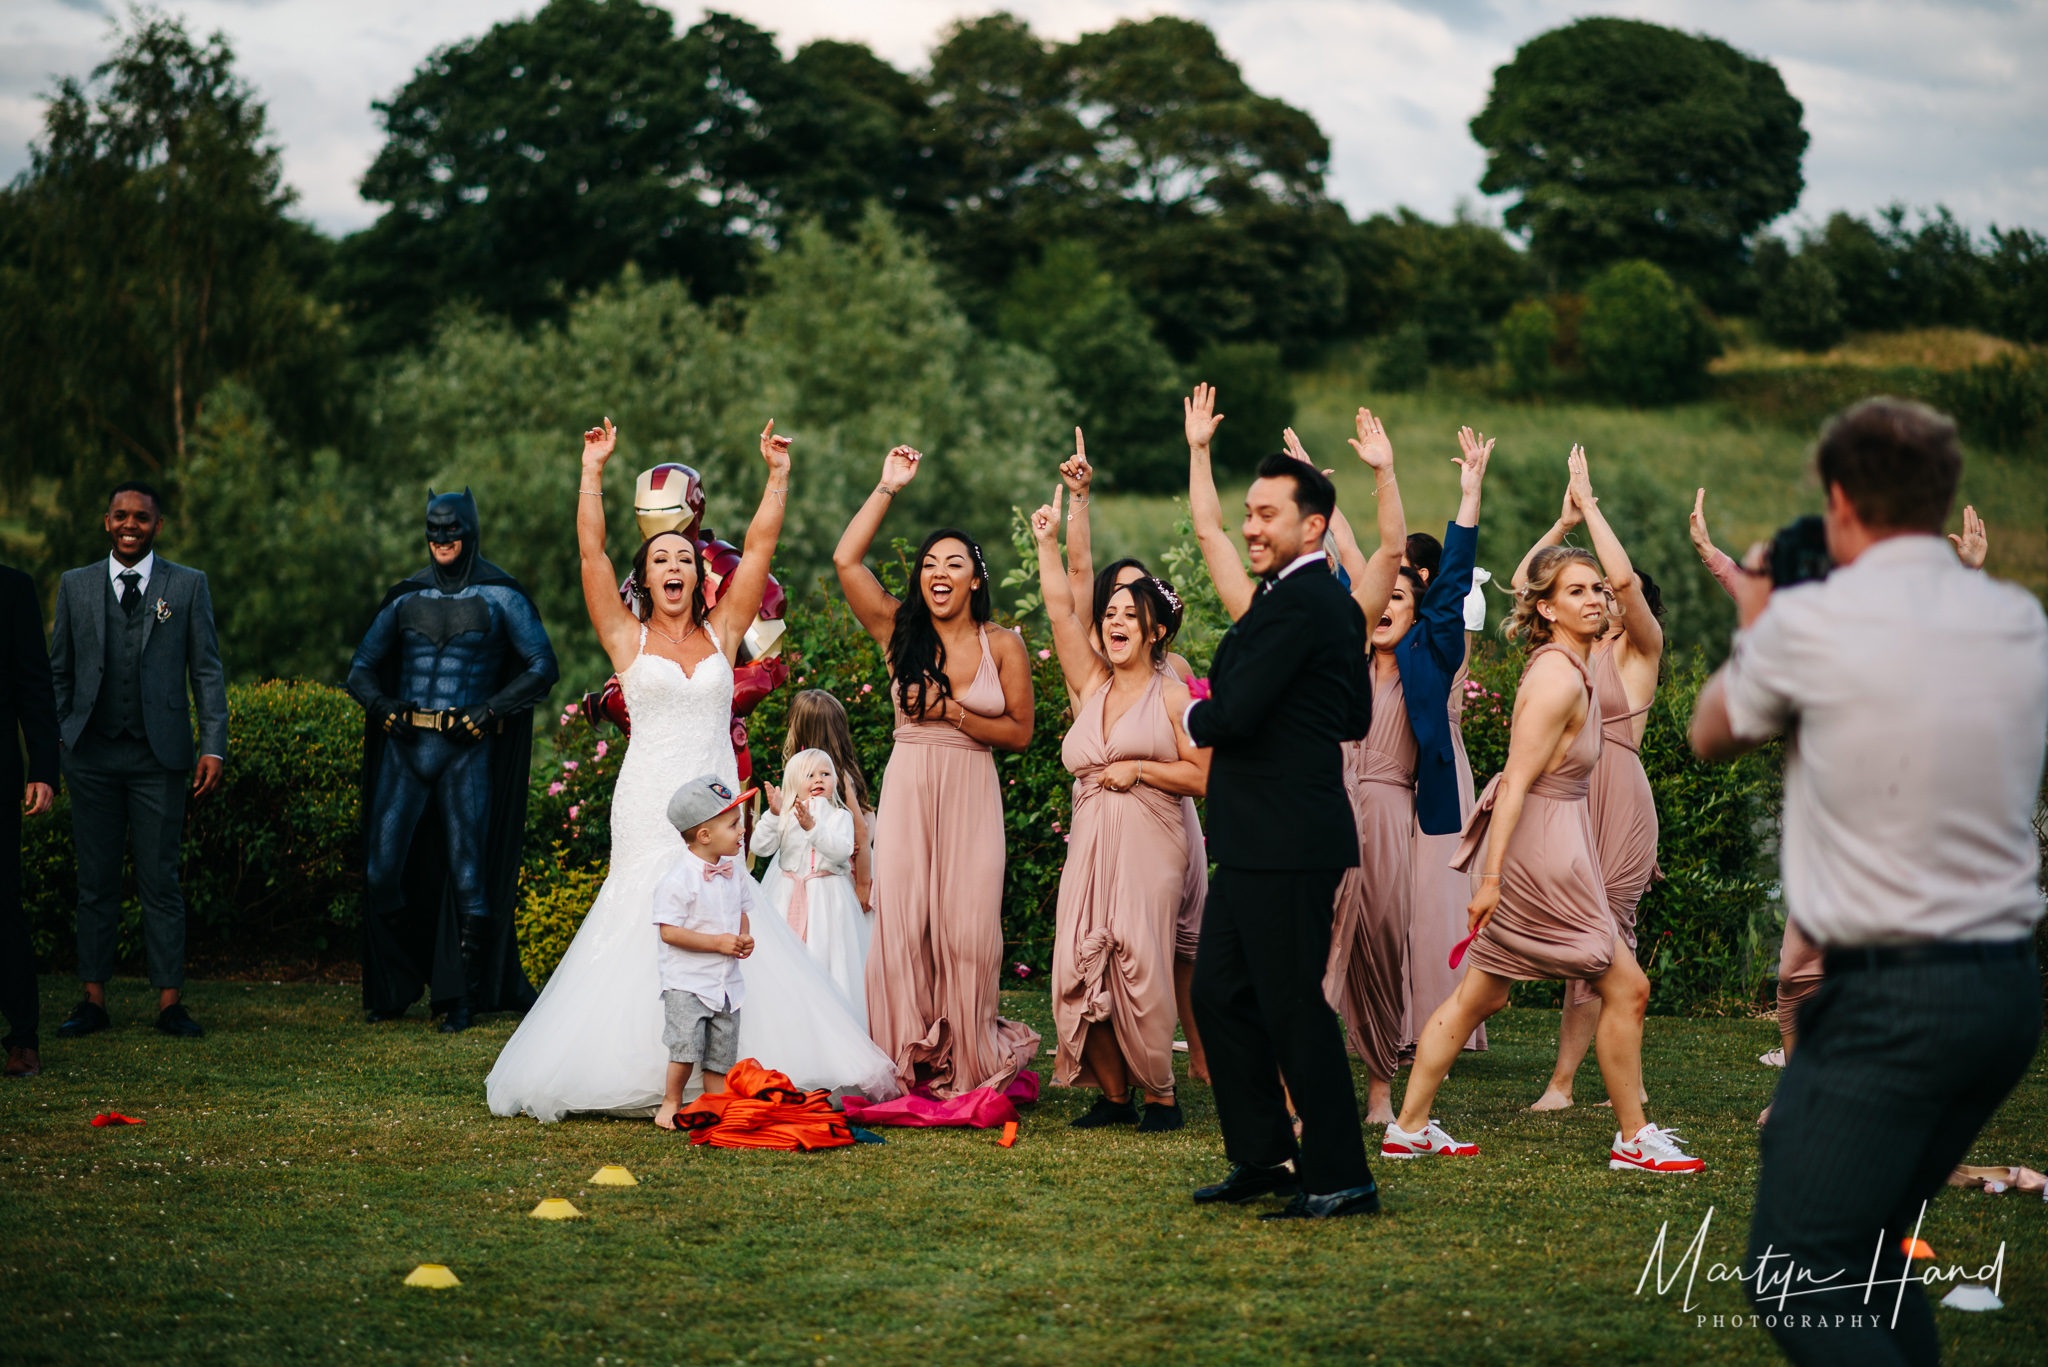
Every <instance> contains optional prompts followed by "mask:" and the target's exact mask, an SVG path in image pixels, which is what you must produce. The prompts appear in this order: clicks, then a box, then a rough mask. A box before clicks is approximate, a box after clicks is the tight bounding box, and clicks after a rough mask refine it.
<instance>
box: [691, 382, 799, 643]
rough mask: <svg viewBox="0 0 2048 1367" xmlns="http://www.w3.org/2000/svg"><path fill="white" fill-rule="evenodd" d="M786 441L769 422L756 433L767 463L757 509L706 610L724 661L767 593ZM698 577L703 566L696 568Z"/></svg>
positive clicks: (785, 472) (785, 483)
mask: <svg viewBox="0 0 2048 1367" xmlns="http://www.w3.org/2000/svg"><path fill="white" fill-rule="evenodd" d="M789 443H790V438H788V437H778V436H776V435H775V419H773V418H770V419H769V420H768V425H767V426H766V427H764V428H762V429H761V459H762V460H764V461H767V462H768V482H767V484H765V485H763V486H762V489H761V506H760V507H758V508H756V509H755V510H754V520H753V521H752V522H749V523H748V524H747V542H746V544H745V545H744V546H742V547H741V548H740V563H739V566H738V568H736V569H735V570H733V572H732V577H731V578H730V579H728V580H726V581H725V586H724V588H723V589H722V590H721V591H720V593H719V595H718V606H717V607H714V608H713V609H711V613H710V616H711V626H712V629H713V630H715V631H716V632H717V633H718V648H719V649H720V650H723V651H724V652H725V658H726V659H728V660H736V659H738V658H739V651H740V638H741V637H743V636H745V635H746V634H747V628H748V627H750V626H752V625H753V624H754V618H756V617H757V616H759V615H760V612H761V599H762V597H763V595H765V594H766V593H767V592H768V562H769V561H770V560H773V559H774V558H775V543H776V542H777V541H778V540H779V539H781V536H782V518H783V514H784V513H786V512H787V511H788V509H789ZM698 573H700V574H701V573H703V566H702V565H699V566H698Z"/></svg>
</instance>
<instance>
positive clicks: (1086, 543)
mask: <svg viewBox="0 0 2048 1367" xmlns="http://www.w3.org/2000/svg"><path fill="white" fill-rule="evenodd" d="M1060 480H1061V482H1062V483H1064V484H1065V485H1066V486H1067V494H1068V498H1069V502H1068V505H1067V587H1068V590H1069V591H1070V592H1071V593H1072V594H1073V598H1074V616H1075V617H1076V618H1078V619H1079V620H1080V621H1081V623H1082V624H1083V625H1085V626H1086V627H1087V628H1088V630H1089V633H1090V637H1089V640H1090V644H1092V645H1093V646H1094V647H1095V649H1096V652H1097V653H1098V654H1099V653H1100V652H1101V650H1102V641H1101V638H1100V637H1099V636H1097V635H1095V605H1096V604H1097V603H1100V602H1103V601H1105V600H1106V599H1107V598H1108V597H1109V595H1110V592H1111V590H1113V589H1120V588H1122V587H1123V586H1124V585H1126V584H1128V583H1131V582H1132V581H1133V580H1137V579H1149V578H1151V577H1152V571H1151V570H1149V569H1147V568H1146V567H1145V562H1144V561H1142V560H1134V559H1130V558H1128V557H1126V558H1125V559H1122V560H1117V561H1113V562H1112V563H1110V564H1107V565H1104V566H1103V567H1102V569H1101V570H1100V571H1099V572H1098V571H1097V570H1096V569H1095V557H1094V554H1093V551H1092V547H1091V545H1090V534H1089V527H1088V505H1089V502H1090V494H1089V489H1090V487H1091V486H1092V484H1093V483H1094V480H1095V467H1094V466H1093V465H1090V464H1089V463H1088V448H1087V445H1086V444H1085V443H1084V442H1083V441H1082V438H1081V429H1080V428H1078V427H1077V428H1075V429H1074V454H1073V456H1072V457H1071V458H1070V459H1068V460H1065V461H1062V462H1060ZM1170 626H1171V630H1169V632H1168V633H1167V639H1168V640H1169V641H1171V640H1172V639H1173V635H1174V633H1176V632H1178V631H1179V630H1180V612H1179V611H1178V610H1177V609H1176V610H1175V612H1174V613H1173V616H1172V621H1171V623H1170ZM1159 669H1160V671H1161V672H1162V673H1164V674H1167V675H1169V676H1170V677H1172V678H1173V679H1174V680H1176V681H1177V682H1179V683H1183V684H1184V683H1186V682H1188V680H1190V679H1192V678H1194V677H1195V670H1194V666H1193V665H1190V664H1189V663H1188V662H1187V660H1186V659H1185V658H1184V657H1182V656H1181V655H1179V654H1177V653H1175V652H1174V651H1171V650H1169V651H1167V652H1166V654H1165V656H1164V658H1162V659H1161V660H1160V662H1159ZM1180 827H1181V835H1182V838H1183V839H1184V840H1185V841H1186V842H1187V847H1188V858H1187V873H1186V874H1185V875H1184V876H1183V878H1182V880H1181V891H1180V909H1179V910H1178V912H1176V914H1175V916H1174V923H1173V1005H1174V1012H1175V1014H1176V1015H1178V1016H1179V1017H1180V1028H1181V1033H1182V1035H1183V1036H1185V1037H1186V1039H1187V1055H1188V1075H1189V1076H1190V1077H1192V1078H1194V1080H1195V1081H1197V1082H1207V1081H1208V1080H1209V1060H1208V1057H1207V1056H1206V1055H1205V1054H1204V1053H1203V1052H1202V1036H1201V1032H1200V1031H1198V1030H1197V1029H1196V1028H1195V1012H1194V1007H1193V1005H1192V1000H1193V999H1192V997H1191V996H1190V993H1191V991H1192V989H1193V986H1194V979H1195V949H1196V947H1197V946H1199V945H1200V944H1201V942H1202V905H1203V903H1205V902H1207V901H1208V900H1209V844H1208V841H1207V839H1206V838H1205V837H1204V836H1203V835H1202V819H1201V817H1200V815H1199V814H1198V813H1197V812H1196V811H1195V800H1194V799H1193V798H1192V797H1183V798H1182V799H1181V800H1180Z"/></svg>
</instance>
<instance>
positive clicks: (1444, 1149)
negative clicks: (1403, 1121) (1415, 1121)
mask: <svg viewBox="0 0 2048 1367" xmlns="http://www.w3.org/2000/svg"><path fill="white" fill-rule="evenodd" d="M1478 1152H1479V1146H1478V1145H1477V1144H1460V1143H1459V1142H1458V1141H1457V1140H1455V1139H1453V1138H1451V1137H1450V1136H1449V1135H1447V1134H1445V1133H1444V1127H1443V1126H1441V1125H1439V1124H1437V1123H1436V1122H1435V1121H1434V1120H1432V1121H1430V1122H1429V1123H1428V1124H1427V1125H1424V1126H1423V1127H1422V1129H1421V1131H1420V1132H1419V1133H1416V1134H1410V1133H1408V1131H1406V1130H1404V1129H1402V1128H1401V1127H1400V1126H1399V1125H1398V1124H1394V1125H1388V1126H1387V1137H1386V1138H1385V1139H1383V1140H1381V1141H1380V1157H1382V1158H1430V1157H1436V1158H1471V1157H1473V1156H1475V1155H1477V1154H1478Z"/></svg>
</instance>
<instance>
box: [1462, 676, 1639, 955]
mask: <svg viewBox="0 0 2048 1367" xmlns="http://www.w3.org/2000/svg"><path fill="white" fill-rule="evenodd" d="M1553 652H1555V653H1556V654H1558V655H1561V656H1563V657H1564V658H1565V659H1567V660H1570V661H1571V663H1572V668H1574V669H1576V670H1578V671H1579V676H1580V678H1581V679H1583V680H1584V681H1585V685H1586V707H1587V715H1586V722H1585V725H1583V726H1581V727H1580V728H1579V734H1578V735H1577V736H1575V737H1573V738H1572V743H1571V746H1570V748H1568V749H1567V750H1566V751H1565V755H1564V762H1563V763H1561V764H1559V765H1558V766H1557V768H1555V769H1553V770H1552V771H1551V772H1549V773H1547V774H1543V775H1541V776H1539V777H1538V778H1537V779H1536V781H1535V782H1534V783H1532V784H1530V785H1529V794H1528V797H1527V798H1526V799H1525V800H1524V801H1523V803H1522V819H1521V820H1520V821H1518V822H1516V823H1515V829H1514V833H1513V834H1512V835H1511V836H1510V837H1509V839H1508V848H1507V857H1506V859H1505V860H1504V861H1503V862H1502V864H1501V877H1500V905H1499V906H1498V907H1496V908H1495V910H1494V913H1493V919H1492V920H1490V921H1488V922H1487V924H1486V929H1485V930H1484V931H1482V932H1481V933H1480V936H1479V938H1478V939H1476V940H1474V941H1473V942H1472V948H1471V949H1470V950H1468V951H1467V952H1466V956H1465V961H1466V962H1467V963H1469V964H1471V965H1472V966H1473V967H1474V968H1476V969H1480V970H1482V971H1484V972H1487V973H1492V974H1494V975H1495V976H1497V977H1502V978H1513V979H1516V980H1519V981H1522V982H1536V981H1541V980H1543V979H1548V978H1563V979H1567V980H1569V979H1572V978H1597V977H1599V976H1600V975H1601V974H1603V973H1605V972H1606V971H1607V966H1608V964H1609V963H1611V962H1612V961H1613V958H1614V937H1615V927H1614V913H1613V912H1612V911H1610V910H1608V907H1607V886H1606V884H1605V882H1604V881H1603V880H1602V879H1601V876H1600V853H1599V849H1598V847H1597V846H1596V845H1595V843H1594V839H1593V818H1592V815H1591V813H1590V812H1588V811H1587V808H1586V792H1587V789H1588V788H1589V787H1590V786H1591V781H1592V777H1593V769H1594V766H1596V765H1597V764H1599V762H1600V727H1599V726H1598V725H1597V724H1596V723H1597V721H1598V719H1599V716H1600V712H1599V707H1600V701H1599V698H1598V696H1597V695H1596V694H1595V692H1594V689H1593V675H1592V672H1591V671H1590V670H1588V669H1587V667H1586V662H1585V661H1583V660H1581V659H1580V658H1579V657H1578V656H1577V655H1575V654H1573V653H1572V652H1571V651H1570V650H1569V649H1567V648H1566V647H1564V646H1562V645H1559V644H1557V643H1556V642H1552V643H1550V644H1548V645H1543V646H1539V647H1537V648H1536V649H1535V650H1533V651H1531V652H1530V653H1529V667H1530V668H1533V667H1534V666H1535V663H1536V661H1538V660H1540V659H1542V658H1543V657H1544V656H1545V655H1548V654H1551V653H1553ZM1528 678H1529V668H1524V669H1523V671H1522V680H1523V682H1524V683H1526V682H1527V680H1528ZM1500 781H1501V775H1500V774H1495V775H1494V776H1493V778H1492V780H1491V781H1490V782H1488V783H1487V785H1486V791H1485V792H1483V793H1481V794H1480V795H1479V804H1478V806H1476V807H1474V808H1473V810H1472V816H1471V818H1470V819H1469V820H1468V821H1466V823H1465V829H1464V831H1463V833H1462V834H1461V835H1460V836H1459V839H1458V854H1457V858H1456V864H1455V866H1456V867H1458V868H1461V869H1466V870H1471V871H1476V870H1477V869H1478V868H1479V864H1480V859H1481V857H1482V855H1483V853H1484V851H1485V848H1486V842H1487V833H1488V828H1489V827H1490V826H1491V825H1492V822H1493V803H1494V798H1495V796H1496V794H1497V793H1498V792H1499V790H1500Z"/></svg>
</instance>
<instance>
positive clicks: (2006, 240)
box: [1984, 228, 2048, 342]
mask: <svg viewBox="0 0 2048 1367" xmlns="http://www.w3.org/2000/svg"><path fill="white" fill-rule="evenodd" d="M1991 241H1992V251H1991V254H1990V255H1989V256H1988V257H1987V258H1986V259H1985V261H1984V274H1985V290H1986V293H1987V295H1988V296H1989V298H1988V303H1989V308H1988V314H1989V317H1988V318H1987V320H1986V321H1987V322H1988V324H1989V325H1990V327H1991V330H1992V331H1994V332H1996V333H1997V334H1998V335H1999V336H2001V337H2010V338H2011V339H2012V340H2013V341H2015V342H2048V238H2043V237H2042V236H2041V235H2040V234H2039V233H2031V232H2028V231H2027V230H2026V229H2025V228H2014V229H2012V230H2011V231H2005V230H2002V229H1999V228H1993V229H1992V230H1991Z"/></svg>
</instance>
